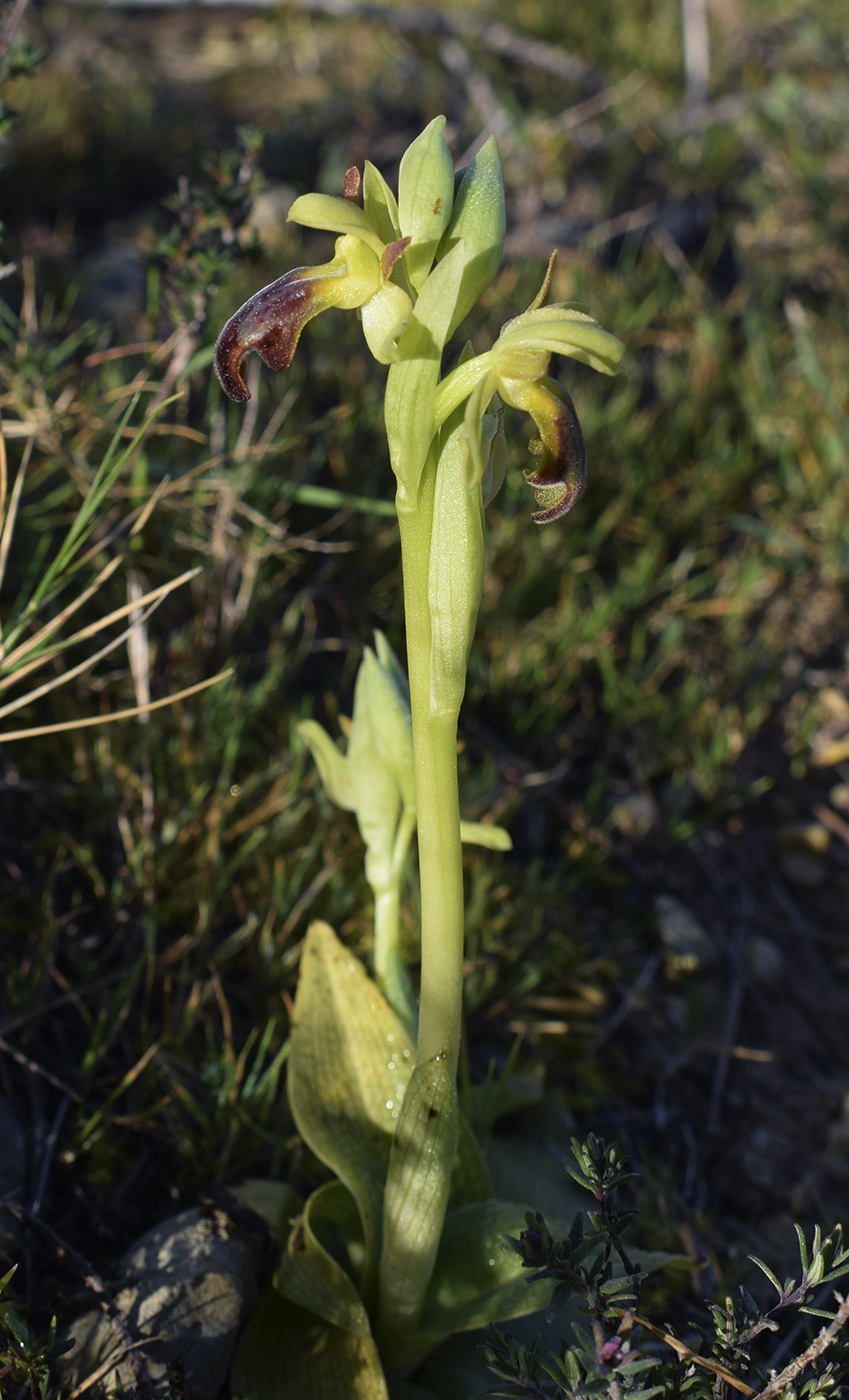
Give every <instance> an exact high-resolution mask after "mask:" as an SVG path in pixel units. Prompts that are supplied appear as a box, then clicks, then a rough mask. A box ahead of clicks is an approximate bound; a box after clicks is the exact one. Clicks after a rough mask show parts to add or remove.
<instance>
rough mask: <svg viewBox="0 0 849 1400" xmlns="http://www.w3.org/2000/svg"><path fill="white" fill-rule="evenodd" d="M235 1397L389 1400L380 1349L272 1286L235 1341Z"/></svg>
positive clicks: (232, 1376) (232, 1379)
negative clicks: (315, 1314) (276, 1290)
mask: <svg viewBox="0 0 849 1400" xmlns="http://www.w3.org/2000/svg"><path fill="white" fill-rule="evenodd" d="M230 1390H231V1392H232V1395H233V1400H389V1392H388V1391H387V1389H386V1381H385V1380H384V1378H383V1369H382V1367H381V1364H380V1358H379V1357H378V1354H377V1348H376V1347H375V1345H374V1342H373V1340H372V1338H371V1337H370V1336H366V1337H358V1336H354V1334H353V1333H352V1332H344V1331H342V1329H341V1328H339V1327H333V1326H332V1325H331V1324H330V1323H327V1322H322V1321H321V1320H320V1319H319V1318H316V1317H314V1316H313V1315H312V1314H311V1313H308V1312H306V1311H305V1310H304V1309H303V1308H299V1307H298V1306H297V1305H296V1304H295V1303H290V1302H289V1300H288V1299H287V1298H282V1297H281V1296H280V1294H279V1293H277V1292H275V1290H274V1289H273V1288H272V1287H271V1286H270V1285H269V1286H268V1287H267V1288H266V1289H265V1290H264V1292H263V1293H262V1294H261V1296H260V1299H259V1302H258V1303H257V1305H256V1308H255V1309H254V1311H253V1312H252V1314H251V1316H250V1318H249V1319H248V1322H247V1325H246V1327H245V1329H244V1331H243V1332H242V1335H241V1336H240V1338H239V1341H238V1343H237V1345H236V1351H235V1355H234V1357H233V1364H232V1366H231V1369H230Z"/></svg>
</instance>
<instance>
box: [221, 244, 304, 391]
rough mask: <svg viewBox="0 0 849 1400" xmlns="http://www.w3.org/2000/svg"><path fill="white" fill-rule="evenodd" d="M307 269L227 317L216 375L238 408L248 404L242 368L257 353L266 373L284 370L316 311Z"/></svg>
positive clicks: (265, 289)
mask: <svg viewBox="0 0 849 1400" xmlns="http://www.w3.org/2000/svg"><path fill="white" fill-rule="evenodd" d="M311 271H312V269H311V268H308V267H296V268H293V269H292V271H291V272H287V273H286V275H285V277H281V278H279V279H278V281H276V282H272V283H271V284H270V285H269V286H267V287H263V288H262V290H261V291H259V292H256V293H255V295H254V296H252V297H251V298H250V300H249V301H246V302H245V304H244V306H242V307H240V308H239V310H238V311H237V312H236V314H235V315H234V316H231V317H230V320H229V321H228V322H227V324H226V326H225V327H224V329H223V331H222V332H221V334H220V336H219V337H218V340H217V342H216V345H215V356H214V361H213V363H214V365H215V373H216V374H217V375H218V379H219V381H220V383H221V387H222V389H223V390H224V392H225V394H227V396H228V397H229V398H231V399H234V400H235V401H236V402H237V403H244V402H245V401H246V400H247V399H249V398H250V396H251V394H250V390H249V389H248V386H247V384H246V383H245V381H244V379H243V378H242V373H241V364H242V360H243V359H244V358H245V356H246V355H247V354H249V353H250V351H252V350H255V351H256V353H257V354H258V355H259V356H260V359H262V360H264V362H265V363H266V364H267V365H268V367H269V369H288V368H289V365H290V364H291V363H292V357H293V355H294V353H295V349H296V347H297V344H298V337H299V336H300V334H301V330H302V328H303V327H304V325H305V324H306V322H307V321H308V320H309V319H310V312H311V311H312V312H313V314H314V312H315V311H316V310H318V309H320V308H319V307H316V306H315V302H316V301H317V300H318V301H319V302H320V300H321V298H320V297H318V296H317V291H318V289H317V287H316V283H315V280H314V279H312V278H310V276H309V274H310V272H311Z"/></svg>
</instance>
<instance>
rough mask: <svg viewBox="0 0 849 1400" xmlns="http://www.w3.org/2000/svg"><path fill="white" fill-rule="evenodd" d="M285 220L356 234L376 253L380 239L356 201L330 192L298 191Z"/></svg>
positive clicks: (353, 235) (306, 225) (307, 226)
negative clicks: (299, 192) (308, 192)
mask: <svg viewBox="0 0 849 1400" xmlns="http://www.w3.org/2000/svg"><path fill="white" fill-rule="evenodd" d="M286 218H287V220H288V221H289V223H293V224H302V225H303V227H304V228H319V229H327V231H328V232H329V233H343V234H348V235H349V236H350V237H353V238H359V239H361V240H362V242H363V243H366V244H367V245H368V247H369V248H371V250H372V252H374V253H376V254H377V256H378V257H380V255H381V253H382V252H383V240H382V239H380V238H379V237H378V235H377V234H376V233H375V231H374V229H373V228H372V226H371V224H370V223H369V221H368V219H367V218H366V216H365V214H364V213H363V211H362V209H361V208H360V206H359V205H358V204H353V203H352V202H351V200H350V199H339V198H337V196H336V195H333V194H302V195H300V197H299V198H298V199H296V200H295V202H294V204H293V205H292V207H291V209H290V210H289V213H288V214H287V215H286Z"/></svg>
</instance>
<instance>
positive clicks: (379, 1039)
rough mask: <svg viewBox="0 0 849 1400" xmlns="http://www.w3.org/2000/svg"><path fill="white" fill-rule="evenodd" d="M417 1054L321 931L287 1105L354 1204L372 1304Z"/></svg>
mask: <svg viewBox="0 0 849 1400" xmlns="http://www.w3.org/2000/svg"><path fill="white" fill-rule="evenodd" d="M413 1064H414V1049H413V1046H412V1045H411V1043H410V1041H409V1039H408V1037H407V1034H406V1032H405V1030H404V1028H403V1026H402V1024H401V1022H400V1020H399V1019H398V1017H397V1016H396V1015H395V1013H394V1011H392V1010H391V1008H390V1006H389V1004H388V1003H387V1001H386V1000H385V998H384V996H383V995H382V993H381V992H380V991H379V990H378V988H377V986H376V985H375V983H374V982H372V981H371V979H370V978H369V977H368V976H367V974H366V971H365V968H364V967H363V965H362V963H361V962H360V961H359V960H358V959H357V958H355V957H354V955H353V954H352V953H350V952H349V951H348V949H347V948H345V947H343V945H342V944H341V943H340V942H339V940H338V938H337V937H336V935H335V933H334V932H333V930H332V929H331V928H330V927H329V925H327V924H324V923H318V922H316V923H314V924H312V925H311V926H310V929H309V932H308V934H307V937H306V940H305V943H304V950H303V953H302V955H301V975H300V979H299V982H298V991H297V996H296V998H295V1014H294V1024H293V1027H292V1037H291V1050H290V1053H289V1071H288V1075H289V1078H288V1085H289V1103H290V1106H291V1109H292V1114H293V1116H294V1119H295V1123H296V1125H297V1128H298V1132H299V1133H300V1134H301V1136H302V1137H303V1139H304V1141H305V1142H306V1143H307V1145H308V1146H309V1147H310V1148H311V1150H312V1151H313V1152H314V1153H315V1154H316V1156H317V1157H319V1158H320V1159H321V1161H322V1162H324V1163H325V1165H326V1166H328V1167H330V1169H331V1171H333V1172H335V1173H336V1175H337V1176H338V1177H339V1179H340V1181H342V1182H343V1183H344V1185H345V1186H347V1188H348V1190H349V1191H350V1193H351V1195H352V1196H353V1198H354V1200H355V1201H356V1203H357V1208H358V1210H359V1212H360V1218H361V1220H362V1225H363V1238H364V1242H365V1260H364V1267H363V1283H362V1289H361V1292H362V1296H363V1300H364V1302H365V1304H366V1306H368V1305H369V1301H370V1299H371V1298H373V1296H374V1289H375V1282H376V1270H377V1260H378V1257H379V1249H380V1231H381V1218H382V1213H383V1184H384V1181H385V1179H386V1170H387V1167H388V1165H389V1154H390V1151H391V1147H392V1139H393V1136H394V1133H395V1128H396V1125H397V1122H398V1116H399V1114H400V1105H401V1103H402V1101H403V1098H404V1094H405V1092H406V1088H407V1084H408V1082H409V1078H410V1075H411V1073H412V1069H413Z"/></svg>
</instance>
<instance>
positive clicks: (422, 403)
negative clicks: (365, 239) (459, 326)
mask: <svg viewBox="0 0 849 1400" xmlns="http://www.w3.org/2000/svg"><path fill="white" fill-rule="evenodd" d="M463 256H464V245H463V243H462V240H461V241H460V242H459V243H457V244H456V246H455V247H454V248H452V249H451V252H450V253H448V254H447V255H446V257H444V258H443V259H442V262H441V263H438V264H437V266H436V267H435V268H434V269H433V272H432V273H431V274H430V276H429V277H428V279H427V281H426V282H425V284H424V287H423V288H422V291H421V294H420V296H419V299H418V301H417V302H416V305H415V307H414V308H413V314H412V316H411V318H410V324H409V325H408V327H407V329H406V330H405V332H404V334H403V335H402V337H401V339H400V341H399V342H398V350H399V354H400V357H401V358H400V360H399V361H398V362H397V363H395V364H393V365H392V366H391V367H390V370H389V375H388V377H387V380H386V400H385V406H384V418H385V420H386V434H387V437H388V439H389V455H390V460H391V462H392V469H393V471H394V472H395V475H396V477H397V479H398V500H397V507H398V510H399V511H400V510H407V511H413V510H416V509H417V507H418V496H419V484H420V482H421V478H422V472H423V471H424V466H425V462H426V461H427V455H428V452H429V450H430V444H431V440H432V438H433V433H434V418H433V409H434V392H435V390H436V385H437V381H438V379H439V368H440V361H441V358H442V350H443V347H444V345H445V341H446V340H447V338H448V331H449V329H450V325H451V317H452V315H453V313H454V307H455V306H456V304H457V297H458V295H459V292H460V284H461V282H462V277H463Z"/></svg>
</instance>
